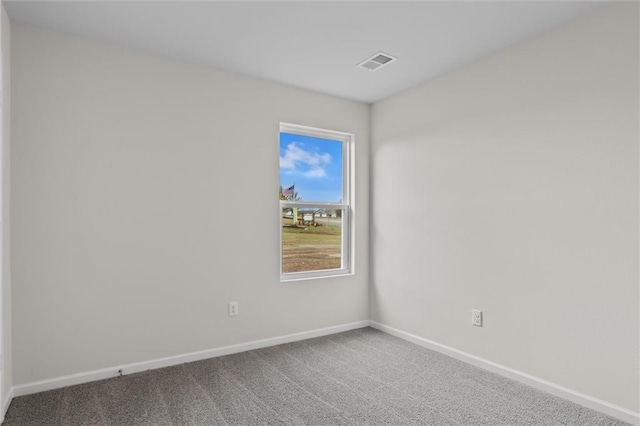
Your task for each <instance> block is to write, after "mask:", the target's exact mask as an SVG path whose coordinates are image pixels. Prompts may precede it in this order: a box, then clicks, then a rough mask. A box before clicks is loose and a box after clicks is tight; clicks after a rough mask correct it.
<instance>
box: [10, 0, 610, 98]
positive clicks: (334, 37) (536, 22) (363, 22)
mask: <svg viewBox="0 0 640 426" xmlns="http://www.w3.org/2000/svg"><path fill="white" fill-rule="evenodd" d="M4 4H5V7H6V10H7V12H8V13H9V16H10V18H11V20H12V21H17V22H23V23H28V24H31V25H36V26H40V27H45V28H49V29H53V30H58V31H63V32H67V33H72V34H78V35H81V36H86V37H90V38H94V39H99V40H105V41H109V42H112V43H116V44H120V45H124V46H129V47H132V48H135V49H140V50H143V51H147V52H152V53H155V54H160V55H165V56H168V57H171V58H175V59H179V60H183V61H187V62H192V63H195V64H200V65H204V66H208V67H212V68H216V69H221V70H226V71H231V72H236V73H240V74H244V75H249V76H254V77H258V78H262V79H266V80H271V81H276V82H280V83H285V84H289V85H293V86H298V87H302V88H306V89H310V90H314V91H318V92H322V93H327V94H330V95H336V96H340V97H344V98H348V99H353V100H357V101H362V102H367V103H372V102H375V101H378V100H380V99H382V98H385V97H387V96H390V95H392V94H394V93H397V92H399V91H402V90H404V89H407V88H409V87H411V86H413V85H416V84H418V83H421V82H424V81H426V80H429V79H431V78H433V77H435V76H438V75H440V74H443V73H445V72H447V71H450V70H452V69H454V68H457V67H459V66H461V65H463V64H465V63H468V62H470V61H473V60H475V59H477V58H480V57H482V56H484V55H487V54H490V53H492V52H495V51H497V50H499V49H501V48H504V47H506V46H509V45H512V44H515V43H517V42H519V41H522V40H525V39H527V38H531V37H533V36H535V35H537V34H540V33H542V32H545V31H547V30H550V29H552V28H555V27H557V26H559V25H562V24H563V23H565V22H567V21H569V20H571V19H574V18H576V17H577V16H579V15H582V14H584V13H587V12H590V11H592V10H594V9H595V8H597V7H600V6H602V4H603V2H594V1H588V2H582V1H568V2H567V1H562V2H560V1H555V2H540V1H531V2H527V1H518V2H504V1H500V2H483V1H472V2H460V1H449V2H397V1H396V2H391V1H390V2H268V1H260V2H244V1H242V2H206V1H171V2H165V1H137V2H113V1H85V2H78V1H71V2H67V1H64V2H63V1H42V2H40V1H6V0H5V1H4ZM378 51H383V52H385V53H389V54H391V55H394V56H397V57H398V58H399V60H398V61H396V62H395V63H392V64H390V65H389V66H387V67H384V68H382V69H380V70H379V71H376V72H370V71H366V70H363V69H360V68H357V67H356V64H358V63H359V62H361V61H362V60H364V59H366V58H368V57H369V56H371V55H373V54H374V53H376V52H378Z"/></svg>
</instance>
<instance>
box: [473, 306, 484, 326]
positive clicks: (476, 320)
mask: <svg viewBox="0 0 640 426" xmlns="http://www.w3.org/2000/svg"><path fill="white" fill-rule="evenodd" d="M471 324H473V325H477V326H478V327H482V311H481V310H478V309H472V310H471Z"/></svg>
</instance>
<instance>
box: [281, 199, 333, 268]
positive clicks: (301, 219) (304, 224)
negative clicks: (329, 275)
mask: <svg viewBox="0 0 640 426" xmlns="http://www.w3.org/2000/svg"><path fill="white" fill-rule="evenodd" d="M342 217H343V210H342V209H326V210H325V209H309V208H283V209H282V272H283V273H290V272H308V271H318V270H326V269H340V268H341V267H342Z"/></svg>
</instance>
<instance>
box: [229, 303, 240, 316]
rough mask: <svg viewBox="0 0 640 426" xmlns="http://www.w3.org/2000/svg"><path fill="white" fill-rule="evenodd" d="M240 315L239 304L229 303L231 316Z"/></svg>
mask: <svg viewBox="0 0 640 426" xmlns="http://www.w3.org/2000/svg"><path fill="white" fill-rule="evenodd" d="M236 315H238V302H229V316H230V317H235V316H236Z"/></svg>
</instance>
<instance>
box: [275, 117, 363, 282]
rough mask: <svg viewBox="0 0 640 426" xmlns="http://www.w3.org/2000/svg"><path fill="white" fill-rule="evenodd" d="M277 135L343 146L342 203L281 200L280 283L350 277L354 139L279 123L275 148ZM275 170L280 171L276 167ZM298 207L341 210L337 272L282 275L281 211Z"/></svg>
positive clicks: (323, 271) (324, 271)
mask: <svg viewBox="0 0 640 426" xmlns="http://www.w3.org/2000/svg"><path fill="white" fill-rule="evenodd" d="M280 133H292V134H295V135H301V136H311V137H314V138H322V139H330V140H334V141H339V142H341V143H342V202H341V203H325V202H310V201H304V200H301V201H289V200H280V205H279V214H278V217H279V223H280V229H279V231H280V281H298V280H307V279H314V278H325V277H335V276H340V275H351V274H353V249H354V247H353V244H352V242H353V234H352V232H353V229H354V227H353V199H352V193H353V178H352V174H353V155H352V154H353V146H354V140H355V136H354V135H353V134H352V133H344V132H338V131H334V130H326V129H319V128H315V127H307V126H300V125H297V124H290V123H280V132H279V133H278V144H279V143H280V142H279V141H280ZM278 170H280V168H279V167H278ZM288 207H297V208H299V209H304V208H314V209H325V210H331V209H335V210H342V212H343V213H342V216H343V217H342V262H341V267H340V268H338V269H322V270H316V271H305V272H287V273H285V272H283V271H282V209H283V208H288Z"/></svg>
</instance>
